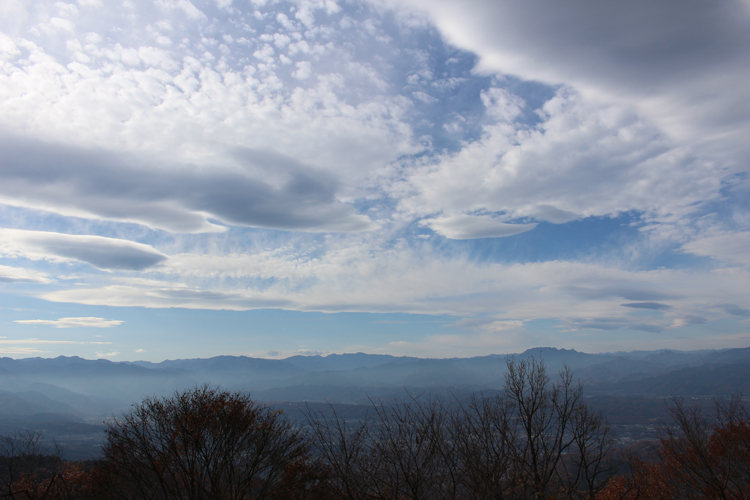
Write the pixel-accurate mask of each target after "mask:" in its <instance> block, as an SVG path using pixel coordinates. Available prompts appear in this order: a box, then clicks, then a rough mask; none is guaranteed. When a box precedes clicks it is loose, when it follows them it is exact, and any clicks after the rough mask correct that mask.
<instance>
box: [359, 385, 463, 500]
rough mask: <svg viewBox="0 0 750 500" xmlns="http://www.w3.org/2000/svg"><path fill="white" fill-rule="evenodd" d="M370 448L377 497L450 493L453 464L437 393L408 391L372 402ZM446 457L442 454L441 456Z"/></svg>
mask: <svg viewBox="0 0 750 500" xmlns="http://www.w3.org/2000/svg"><path fill="white" fill-rule="evenodd" d="M374 409H375V415H376V417H375V423H376V425H375V427H374V429H373V430H372V432H373V435H374V440H373V454H374V456H375V457H376V458H377V460H372V461H371V463H372V464H373V465H375V466H376V469H375V470H377V471H378V480H377V481H376V483H377V484H378V485H380V487H381V488H382V490H381V491H379V492H378V493H379V496H380V498H409V499H412V500H428V499H435V500H438V499H443V498H446V499H449V498H450V499H452V498H456V489H457V484H458V482H457V477H456V476H457V474H458V464H457V463H455V462H453V461H452V460H451V459H452V458H453V456H454V455H455V452H454V450H453V449H452V442H451V441H450V440H449V439H448V437H449V436H448V433H447V432H446V428H447V410H446V408H445V406H444V404H443V401H442V400H441V399H438V398H436V397H426V396H424V395H423V396H409V397H407V398H404V399H395V400H392V401H379V404H378V405H375V407H374ZM446 459H448V460H446Z"/></svg>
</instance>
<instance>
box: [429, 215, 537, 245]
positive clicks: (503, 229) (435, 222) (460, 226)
mask: <svg viewBox="0 0 750 500" xmlns="http://www.w3.org/2000/svg"><path fill="white" fill-rule="evenodd" d="M419 224H420V225H422V226H428V227H429V228H430V229H432V230H433V231H435V232H436V233H438V234H439V235H441V236H445V237H446V238H451V239H454V240H470V239H476V238H501V237H503V236H513V235H514V234H519V233H524V232H526V231H530V230H532V229H534V228H535V227H536V224H506V223H505V222H502V221H501V220H498V219H493V218H492V217H491V216H489V215H453V216H447V217H437V218H434V219H424V220H421V221H420V222H419Z"/></svg>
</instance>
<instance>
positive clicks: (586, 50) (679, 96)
mask: <svg viewBox="0 0 750 500" xmlns="http://www.w3.org/2000/svg"><path fill="white" fill-rule="evenodd" d="M391 4H392V5H394V6H396V7H397V8H403V7H404V5H405V3H404V2H398V4H396V3H395V2H391ZM406 5H410V6H412V7H413V8H416V9H419V10H421V11H423V12H426V13H427V14H428V15H429V17H430V19H431V20H432V21H434V22H435V23H436V25H437V27H438V28H439V29H440V31H441V33H442V34H443V35H444V36H445V37H446V38H447V39H448V40H449V41H450V42H451V43H454V44H456V45H458V46H459V47H462V48H464V49H467V50H470V51H472V52H474V53H476V54H478V56H479V57H480V62H479V68H480V70H483V71H489V72H493V73H494V72H498V73H502V74H514V75H518V76H520V77H521V78H524V79H528V80H540V81H544V82H548V83H551V84H560V83H563V84H567V85H571V86H573V87H575V88H576V89H578V90H579V91H581V92H583V93H584V94H585V95H586V96H587V97H590V98H593V99H602V98H603V99H606V100H609V101H610V102H627V103H629V104H632V105H634V106H636V107H637V109H638V111H639V113H641V114H643V115H645V116H648V117H649V118H650V119H651V120H652V121H654V122H656V123H658V124H659V126H660V127H664V129H665V130H667V131H668V132H669V134H670V135H672V136H673V137H675V138H678V139H680V140H684V141H686V142H693V143H702V144H703V146H704V149H703V150H704V151H710V152H711V153H713V154H715V155H716V156H717V157H721V158H722V159H723V160H725V161H727V160H728V161H730V162H732V163H734V159H735V158H736V155H737V154H740V155H741V156H742V157H744V158H745V160H747V159H748V155H749V154H750V148H748V145H747V141H746V137H748V136H750V104H748V103H750V90H749V88H748V86H747V85H737V82H741V81H747V80H748V78H749V77H750V34H749V33H748V30H747V29H746V28H747V24H748V21H749V20H750V9H748V8H747V5H746V3H745V2H742V1H732V2H728V3H712V2H708V3H706V2H693V3H690V4H685V3H684V2H678V1H672V2H651V1H649V0H638V1H634V2H614V3H612V2H598V3H594V4H591V3H588V2H557V1H554V0H548V1H544V2H534V3H529V2H525V1H524V0H509V1H503V2H485V1H482V0H474V1H470V2H468V3H467V2H462V3H457V2H452V1H450V0H437V1H433V0H430V1H426V0H410V1H409V2H408V3H406ZM708 89H710V90H708ZM736 167H738V168H744V167H742V164H736Z"/></svg>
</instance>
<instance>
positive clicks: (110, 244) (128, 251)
mask: <svg viewBox="0 0 750 500" xmlns="http://www.w3.org/2000/svg"><path fill="white" fill-rule="evenodd" d="M0 237H2V238H7V241H6V243H5V244H4V245H0V251H2V250H3V249H4V247H7V246H9V245H12V248H10V249H7V248H6V249H5V251H6V252H8V253H17V254H20V255H24V254H26V253H28V252H31V253H33V254H35V255H37V256H38V255H40V254H41V256H43V257H62V258H65V259H74V260H79V261H81V262H86V263H88V264H91V265H92V266H94V267H97V268H99V269H105V270H126V271H143V270H145V269H148V268H150V267H153V266H156V265H158V264H160V263H162V262H164V261H166V260H167V256H166V255H164V254H162V253H160V252H158V251H156V250H155V249H154V248H152V247H150V246H148V245H144V244H142V243H136V242H133V241H127V240H120V239H115V238H105V237H102V236H89V235H72V234H61V233H53V232H45V231H23V230H17V229H0Z"/></svg>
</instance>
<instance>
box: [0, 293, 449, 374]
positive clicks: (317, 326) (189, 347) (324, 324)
mask: <svg viewBox="0 0 750 500" xmlns="http://www.w3.org/2000/svg"><path fill="white" fill-rule="evenodd" d="M0 300H1V301H2V304H3V305H2V307H0V324H2V325H3V330H4V335H5V336H6V337H8V338H14V339H23V338H32V337H34V338H44V339H50V340H55V339H72V340H75V341H88V340H92V339H94V337H93V336H94V335H98V336H100V337H96V340H101V341H107V342H112V344H109V345H108V348H111V349H115V350H118V351H120V352H121V353H122V356H120V357H119V358H118V359H132V360H135V359H144V360H152V361H162V360H164V359H178V358H192V357H196V353H197V352H200V357H211V356H217V355H223V354H228V355H249V356H259V357H265V356H266V355H267V353H268V351H280V352H282V353H283V356H282V357H286V356H289V355H293V354H295V352H294V351H296V350H300V351H317V352H322V353H326V354H327V353H329V352H357V351H367V352H372V351H373V350H377V349H379V348H381V347H382V346H384V345H387V344H388V343H391V342H400V341H405V340H406V341H418V340H420V339H425V338H427V337H429V336H430V335H434V334H436V333H445V331H444V328H443V325H446V324H449V323H451V322H452V321H454V320H455V318H451V317H448V316H432V315H424V314H404V313H360V312H345V313H337V314H326V313H319V312H301V311H288V310H280V309H255V310H249V311H212V310H205V309H180V308H162V309H149V308H139V307H107V306H88V305H81V304H73V303H59V302H47V301H44V300H41V299H37V298H33V297H28V296H24V295H19V294H8V293H0ZM65 317H100V318H103V319H105V320H120V321H122V322H123V323H122V324H120V325H119V326H115V327H112V328H65V329H58V328H55V327H54V326H49V325H28V324H20V323H16V322H15V321H17V320H28V319H43V320H57V319H59V318H65ZM217 328H218V329H220V330H221V335H220V336H215V335H213V334H214V333H215V332H216V330H217ZM209 336H210V337H211V342H210V343H207V342H206V338H208V337H209ZM144 347H145V348H146V349H145V352H143V353H136V352H135V351H136V350H137V349H141V348H144ZM54 349H55V351H58V352H61V353H65V354H66V355H73V354H77V355H81V356H83V357H95V351H101V346H97V345H94V346H91V347H88V348H87V347H86V346H81V345H74V346H70V347H67V346H65V345H62V346H60V345H56V346H55V348H54ZM68 351H69V353H68ZM86 351H90V352H86Z"/></svg>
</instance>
